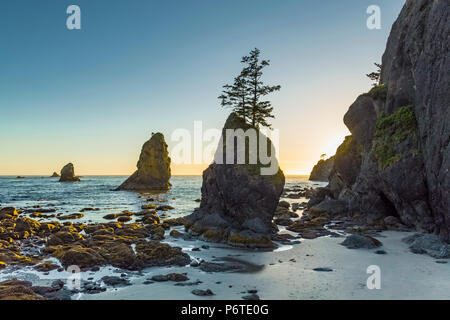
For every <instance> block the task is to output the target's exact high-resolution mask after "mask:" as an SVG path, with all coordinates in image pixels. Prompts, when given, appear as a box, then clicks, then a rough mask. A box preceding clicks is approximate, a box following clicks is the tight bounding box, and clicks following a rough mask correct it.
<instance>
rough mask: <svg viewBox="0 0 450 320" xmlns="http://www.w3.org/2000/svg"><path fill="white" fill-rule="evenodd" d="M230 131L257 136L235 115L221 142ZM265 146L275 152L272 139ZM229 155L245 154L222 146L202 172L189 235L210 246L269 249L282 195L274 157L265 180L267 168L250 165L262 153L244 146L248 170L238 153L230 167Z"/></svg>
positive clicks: (280, 174) (234, 146)
mask: <svg viewBox="0 0 450 320" xmlns="http://www.w3.org/2000/svg"><path fill="white" fill-rule="evenodd" d="M227 129H232V130H235V129H242V130H244V131H247V130H249V129H251V130H254V132H258V133H259V131H258V130H257V129H256V128H254V127H252V126H250V125H249V124H247V123H246V122H245V121H244V120H243V119H241V118H239V117H238V116H237V115H236V114H234V113H232V114H231V115H230V116H229V117H228V119H227V121H226V123H225V126H224V128H223V135H222V137H223V138H224V137H225V136H226V131H227ZM247 132H249V131H247ZM264 139H266V137H264ZM224 141H226V140H225V139H224ZM258 141H259V142H261V143H259V142H258V145H262V143H263V140H261V137H259V138H258ZM267 144H268V148H270V147H273V145H272V143H271V141H270V140H269V139H267ZM222 148H223V149H222ZM231 149H232V150H233V151H236V150H241V151H243V149H239V147H238V144H237V142H236V140H234V141H232V142H230V143H222V144H220V145H219V148H218V152H217V154H216V160H215V162H214V163H213V164H211V165H210V166H209V167H208V168H207V169H206V170H205V171H204V172H203V184H202V199H201V203H200V208H198V209H197V210H196V211H195V212H194V213H193V214H191V215H190V216H188V217H187V218H186V221H187V222H186V224H185V225H186V229H187V230H189V232H190V233H192V234H195V235H201V236H202V237H203V239H205V240H208V241H214V242H227V243H229V244H232V245H236V246H245V247H271V246H273V243H272V241H271V240H270V238H271V233H272V229H273V226H272V219H273V216H274V214H275V209H276V208H277V205H278V202H279V199H280V195H281V193H282V191H283V187H284V182H285V178H284V174H283V172H282V171H281V170H280V169H279V167H278V162H277V161H276V159H274V158H275V157H273V158H272V159H273V160H274V161H275V162H276V167H275V170H274V171H275V173H274V174H273V173H272V174H269V175H264V174H261V172H262V171H261V169H262V168H265V167H267V166H265V165H263V164H262V163H261V161H260V158H259V156H258V158H257V160H256V161H255V162H253V164H250V161H249V159H250V156H251V154H252V153H254V152H257V151H258V150H253V148H250V145H249V144H246V145H245V159H246V161H244V162H245V164H238V162H237V156H236V154H237V153H238V152H234V153H233V154H234V156H235V157H234V161H233V160H232V163H231V164H230V163H229V162H226V161H225V159H226V158H227V152H229V151H230V150H231ZM268 150H271V149H268ZM220 151H223V152H222V153H221V152H220ZM272 152H273V150H272ZM218 154H219V155H220V156H218ZM222 157H223V158H222Z"/></svg>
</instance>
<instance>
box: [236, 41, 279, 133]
mask: <svg viewBox="0 0 450 320" xmlns="http://www.w3.org/2000/svg"><path fill="white" fill-rule="evenodd" d="M260 53H261V51H260V50H259V49H257V48H255V49H253V50H252V51H250V54H249V55H248V56H245V57H243V58H242V63H245V64H246V65H247V66H246V67H245V68H244V71H243V73H244V74H245V75H246V77H245V85H246V89H247V91H248V92H249V94H250V102H249V107H250V115H251V124H252V125H253V126H254V127H259V126H265V127H268V128H270V127H271V125H270V124H269V123H268V122H267V119H268V118H274V116H273V114H272V112H273V107H272V104H271V102H270V101H261V98H262V97H264V96H266V95H268V94H269V93H272V92H274V91H279V90H280V89H281V86H279V85H277V86H267V85H264V83H263V82H262V81H261V77H262V75H263V69H264V68H265V67H267V66H269V65H270V61H269V60H261V61H260V59H259V55H260Z"/></svg>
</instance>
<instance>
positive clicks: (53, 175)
mask: <svg viewBox="0 0 450 320" xmlns="http://www.w3.org/2000/svg"><path fill="white" fill-rule="evenodd" d="M59 177H60V175H59V174H57V173H56V172H53V174H52V175H51V176H50V178H59Z"/></svg>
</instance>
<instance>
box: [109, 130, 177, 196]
mask: <svg viewBox="0 0 450 320" xmlns="http://www.w3.org/2000/svg"><path fill="white" fill-rule="evenodd" d="M169 179H170V158H169V153H168V151H167V144H166V141H165V140H164V136H163V134H161V133H155V134H152V137H151V138H150V140H148V141H147V142H146V143H144V145H143V146H142V151H141V155H140V157H139V161H138V163H137V171H136V172H135V173H133V175H131V176H130V177H129V178H128V179H127V180H126V181H125V182H124V183H123V184H122V185H121V186H120V187H118V188H117V189H116V190H130V191H137V192H146V191H167V190H169V189H170V187H171V184H170V183H169Z"/></svg>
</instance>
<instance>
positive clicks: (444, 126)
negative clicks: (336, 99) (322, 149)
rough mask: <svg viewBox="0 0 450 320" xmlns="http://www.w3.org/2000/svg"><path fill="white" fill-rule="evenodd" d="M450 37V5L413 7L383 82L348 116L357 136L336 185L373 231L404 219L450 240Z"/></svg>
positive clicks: (403, 16)
mask: <svg viewBox="0 0 450 320" xmlns="http://www.w3.org/2000/svg"><path fill="white" fill-rule="evenodd" d="M449 34H450V2H449V1H430V0H415V1H406V4H405V6H404V8H403V10H402V12H401V13H400V15H399V17H398V19H397V21H396V22H395V23H394V25H393V27H392V31H391V34H390V36H389V40H388V43H387V48H386V51H385V53H384V56H383V61H382V70H381V80H380V82H381V84H380V85H378V86H376V87H374V88H373V89H372V90H371V91H370V92H368V93H366V94H363V95H361V96H360V97H358V99H357V100H356V101H355V103H354V104H353V105H352V106H350V108H349V110H348V112H347V114H346V115H345V117H344V123H345V124H346V126H347V127H348V128H349V130H350V131H351V133H352V135H351V136H349V137H347V138H346V140H345V142H344V143H343V144H342V145H341V147H340V148H339V149H338V150H337V153H336V156H335V163H334V167H333V170H332V174H331V176H330V183H329V186H328V191H329V192H330V194H331V195H330V196H331V197H333V198H335V199H339V200H342V201H346V202H347V203H348V211H349V212H348V213H349V215H350V216H352V217H354V218H358V219H360V220H362V221H364V222H365V223H366V224H368V225H370V224H384V223H385V221H391V220H395V221H400V224H402V225H404V226H408V227H411V228H415V229H417V230H420V231H426V232H429V233H435V234H436V235H439V237H440V238H441V239H442V240H444V241H447V242H448V241H450V173H449V169H450V146H449V142H450V127H449V124H450V93H449V88H450V73H449V70H450V54H449V51H450V48H449V47H450V36H449ZM322 194H323V195H324V194H326V193H322ZM319 200H320V199H319ZM313 201H314V202H317V201H318V199H314V200H313ZM386 218H387V219H386Z"/></svg>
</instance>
